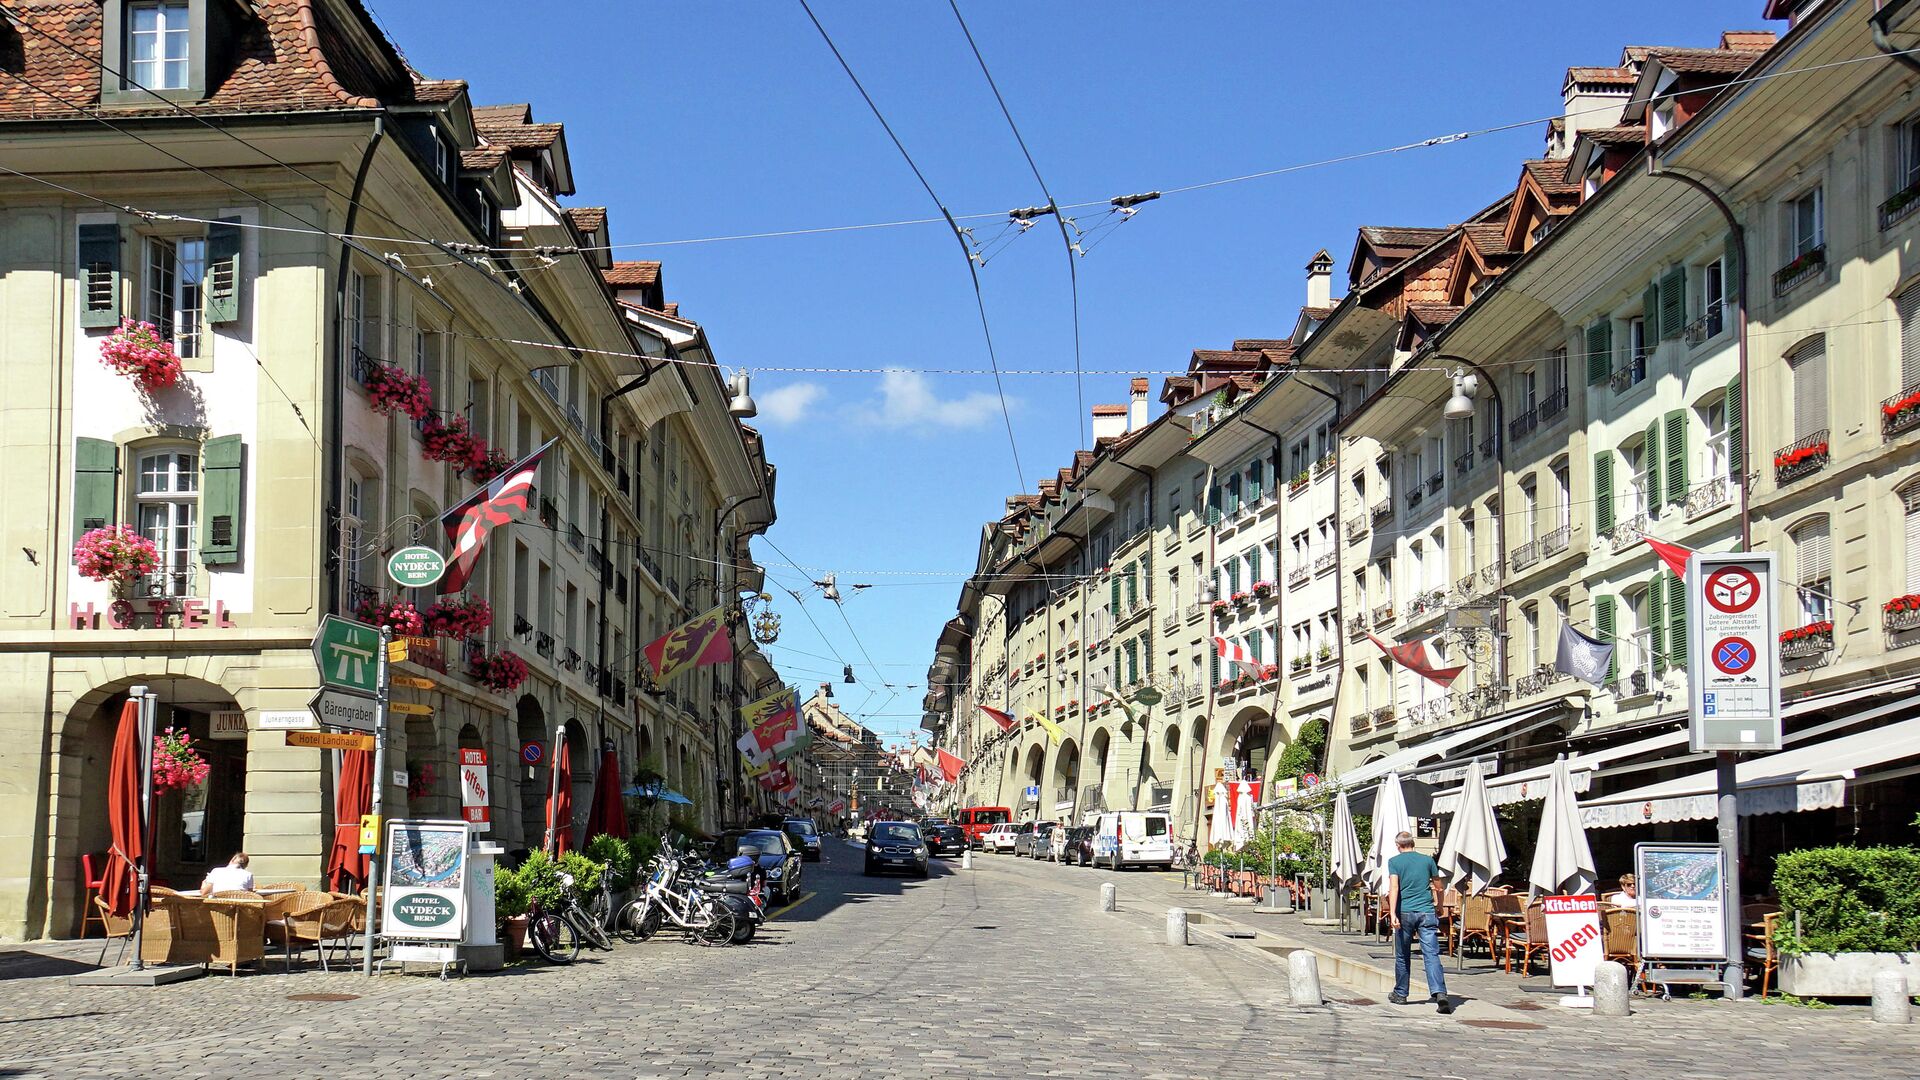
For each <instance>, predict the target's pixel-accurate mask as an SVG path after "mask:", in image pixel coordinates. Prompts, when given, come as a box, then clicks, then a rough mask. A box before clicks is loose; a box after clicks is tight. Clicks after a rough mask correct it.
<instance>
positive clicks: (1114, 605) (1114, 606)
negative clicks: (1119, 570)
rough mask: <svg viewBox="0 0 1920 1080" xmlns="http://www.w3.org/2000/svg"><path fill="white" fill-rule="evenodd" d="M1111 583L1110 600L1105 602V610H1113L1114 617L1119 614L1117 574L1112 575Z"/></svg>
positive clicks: (1118, 579)
mask: <svg viewBox="0 0 1920 1080" xmlns="http://www.w3.org/2000/svg"><path fill="white" fill-rule="evenodd" d="M1112 585H1113V597H1112V599H1111V601H1110V602H1109V603H1108V604H1107V610H1108V611H1111V612H1113V614H1114V617H1115V618H1118V617H1119V615H1120V575H1119V574H1115V575H1113V582H1112Z"/></svg>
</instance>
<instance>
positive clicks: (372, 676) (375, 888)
mask: <svg viewBox="0 0 1920 1080" xmlns="http://www.w3.org/2000/svg"><path fill="white" fill-rule="evenodd" d="M399 554H405V552H404V551H403V552H400V553H399ZM398 557H399V555H396V556H395V559H396V560H397V559H398ZM436 557H437V556H436ZM442 569H443V570H444V566H443V567H442ZM389 572H392V564H391V563H390V564H389ZM395 580H398V578H396V579H395ZM396 645H397V648H396ZM406 648H407V646H406V643H405V642H398V643H396V642H394V640H393V631H391V630H389V629H387V628H386V627H384V626H374V625H371V624H369V623H363V622H358V621H356V620H353V619H347V618H342V617H341V616H339V615H326V616H323V617H322V618H321V620H320V630H319V632H318V633H316V634H314V635H313V662H314V663H315V664H316V665H318V666H319V668H320V692H319V693H317V694H315V695H314V696H313V701H312V702H311V703H310V704H309V705H308V708H310V709H311V710H312V711H313V715H314V717H315V718H316V719H318V720H319V721H320V723H321V724H323V725H325V726H327V727H333V728H345V729H346V730H348V731H353V732H359V733H362V734H365V735H371V736H372V742H373V746H372V750H373V779H372V785H373V798H372V804H371V806H369V807H368V809H369V810H370V813H369V814H368V815H367V816H368V817H370V818H372V819H373V820H375V821H378V820H380V817H381V814H380V809H381V804H382V803H384V802H385V801H386V800H385V797H384V796H385V793H386V788H387V785H386V784H385V782H384V781H383V778H384V777H385V775H386V772H387V687H388V681H387V680H388V672H387V669H388V667H389V664H390V662H391V661H395V660H405V659H406V658H407V654H406ZM287 741H288V742H289V743H291V744H293V745H296V746H298V745H303V743H296V742H294V740H293V739H292V738H291V737H289V738H288V740H287ZM304 745H311V744H304ZM356 745H357V746H363V745H364V744H361V743H356ZM335 824H336V825H337V824H338V822H336V823H335ZM363 824H364V823H363ZM363 850H364V845H363ZM379 890H380V859H379V857H378V855H377V854H376V855H375V856H374V857H372V858H369V859H368V860H367V911H366V931H365V936H364V938H363V940H362V942H361V945H362V948H361V957H360V970H361V972H362V973H363V974H366V975H372V974H373V938H374V896H375V894H376V893H378V892H379Z"/></svg>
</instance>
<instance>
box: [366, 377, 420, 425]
mask: <svg viewBox="0 0 1920 1080" xmlns="http://www.w3.org/2000/svg"><path fill="white" fill-rule="evenodd" d="M360 382H361V385H363V386H365V387H366V388H367V397H368V398H369V399H370V400H371V402H372V404H373V408H374V411H376V412H381V413H385V414H387V415H389V416H391V415H393V414H394V413H399V414H400V415H402V416H405V417H407V418H408V419H411V420H425V419H426V418H427V414H428V413H430V412H432V411H433V386H432V384H430V383H428V382H427V378H426V376H424V375H409V374H407V371H406V369H405V368H402V367H400V366H399V365H397V364H379V363H376V364H372V365H370V366H369V367H368V368H367V370H366V374H365V375H363V376H361V379H360Z"/></svg>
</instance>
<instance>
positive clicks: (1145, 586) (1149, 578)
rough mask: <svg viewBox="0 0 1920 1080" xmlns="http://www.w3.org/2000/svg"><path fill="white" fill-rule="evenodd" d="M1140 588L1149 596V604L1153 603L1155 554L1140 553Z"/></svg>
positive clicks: (1149, 552)
mask: <svg viewBox="0 0 1920 1080" xmlns="http://www.w3.org/2000/svg"><path fill="white" fill-rule="evenodd" d="M1140 588H1141V589H1142V590H1143V591H1145V592H1146V594H1147V603H1149V604H1151V603H1153V552H1151V551H1143V552H1141V553H1140Z"/></svg>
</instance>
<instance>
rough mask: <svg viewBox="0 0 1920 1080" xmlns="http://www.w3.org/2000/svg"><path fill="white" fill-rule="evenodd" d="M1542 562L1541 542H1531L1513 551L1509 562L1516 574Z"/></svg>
mask: <svg viewBox="0 0 1920 1080" xmlns="http://www.w3.org/2000/svg"><path fill="white" fill-rule="evenodd" d="M1539 561H1540V541H1538V540H1529V541H1527V542H1526V543H1524V544H1521V545H1520V546H1519V547H1517V548H1514V549H1513V555H1512V556H1511V557H1510V558H1509V559H1508V560H1507V562H1508V565H1509V566H1511V567H1512V568H1513V572H1514V573H1516V574H1517V573H1519V572H1520V571H1522V570H1525V569H1526V568H1527V567H1529V566H1532V565H1533V564H1534V563H1537V562H1539Z"/></svg>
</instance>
